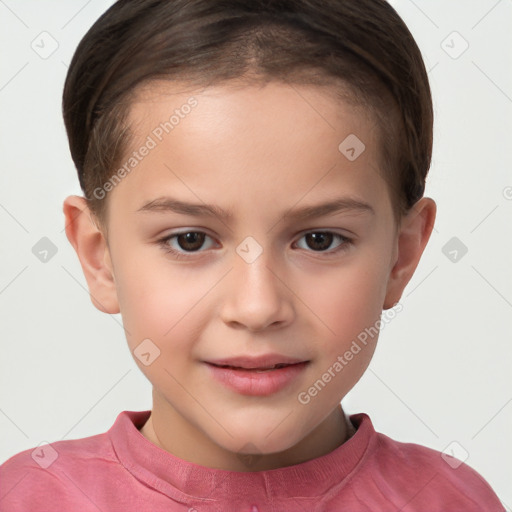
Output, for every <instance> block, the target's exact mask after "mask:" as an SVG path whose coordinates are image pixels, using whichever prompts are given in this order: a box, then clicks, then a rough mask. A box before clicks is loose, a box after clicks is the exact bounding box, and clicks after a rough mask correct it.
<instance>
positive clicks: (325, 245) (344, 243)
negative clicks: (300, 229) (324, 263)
mask: <svg viewBox="0 0 512 512" xmlns="http://www.w3.org/2000/svg"><path fill="white" fill-rule="evenodd" d="M336 238H338V240H340V241H341V243H339V244H338V245H337V246H335V247H334V249H332V250H329V251H327V249H329V248H330V247H331V245H332V243H333V241H334V240H335V239H336ZM302 239H304V240H305V241H306V244H305V245H306V246H307V247H305V248H306V249H309V252H320V253H323V252H326V253H329V254H334V253H336V252H338V251H341V250H344V249H348V247H349V245H350V244H351V242H352V240H351V239H350V238H348V237H346V236H343V235H340V234H339V233H333V232H332V231H310V232H309V233H306V234H305V235H304V236H303V237H302V238H301V240H302ZM302 248H304V247H302Z"/></svg>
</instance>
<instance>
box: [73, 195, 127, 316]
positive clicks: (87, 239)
mask: <svg viewBox="0 0 512 512" xmlns="http://www.w3.org/2000/svg"><path fill="white" fill-rule="evenodd" d="M63 211H64V216H65V222H66V226H65V229H66V236H67V238H68V240H69V242H70V243H71V245H72V246H73V248H74V249H75V251H76V253H77V255H78V259H79V260H80V264H81V266H82V270H83V272H84V275H85V279H86V280H87V285H88V287H89V295H90V297H91V301H92V303H93V305H94V306H95V307H96V308H97V309H99V310H100V311H103V312H104V313H109V314H116V313H119V312H120V308H119V302H118V298H117V291H116V286H115V281H114V275H113V272H112V265H111V264H108V263H107V262H110V261H111V260H110V250H109V248H108V245H107V242H106V240H105V237H104V235H103V233H102V232H101V231H100V229H99V228H98V226H97V225H96V223H95V222H94V220H93V216H92V213H91V211H90V209H89V207H88V206H87V201H86V199H85V198H84V197H80V196H69V197H67V198H66V199H65V201H64V204H63Z"/></svg>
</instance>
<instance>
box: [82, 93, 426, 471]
mask: <svg viewBox="0 0 512 512" xmlns="http://www.w3.org/2000/svg"><path fill="white" fill-rule="evenodd" d="M173 87H174V88H173ZM155 91H156V89H153V90H152V91H151V92H155ZM158 91H159V92H162V91H165V89H164V88H161V87H160V88H159V89H158ZM167 93H168V94H167V95H164V94H160V95H156V94H152V95H145V96H141V97H140V102H138V103H135V104H134V106H133V109H132V111H131V113H130V122H131V126H132V129H133V130H134V132H135V133H136V141H135V142H134V144H133V146H132V147H131V151H139V148H140V147H141V146H143V145H144V144H147V141H148V136H150V137H151V138H152V139H153V141H154V142H155V143H156V146H155V147H153V148H151V149H150V150H149V151H148V152H147V153H148V154H147V155H146V156H145V157H143V158H141V160H140V161H138V163H137V165H136V166H135V167H134V168H133V170H132V171H131V172H130V173H129V174H128V175H127V176H126V177H125V178H123V179H122V181H121V182H120V183H119V184H118V185H117V186H116V187H115V188H114V189H113V190H112V191H111V192H109V194H110V195H109V198H108V199H109V201H110V204H109V240H108V242H109V248H106V246H105V251H106V252H105V255H106V256H107V257H106V259H105V261H106V265H107V266H108V267H109V269H111V271H112V275H113V284H112V288H111V291H106V290H108V284H98V283H92V281H91V280H89V283H90V286H91V287H92V288H94V287H102V290H103V291H101V292H100V290H99V288H97V290H96V291H97V294H98V296H102V297H105V294H106V293H111V297H112V301H111V303H112V304H118V306H119V309H120V311H121V313H122V317H123V323H124V326H125V329H126V333H127V340H128V344H129V346H130V349H131V350H132V351H134V350H135V351H136V353H140V352H146V353H149V355H145V356H142V357H141V359H142V360H144V361H146V362H149V363H150V364H148V365H147V366H146V365H145V364H143V363H142V362H141V361H140V360H139V358H138V357H135V360H136V362H137V364H138V365H139V367H140V368H141V370H142V371H143V372H144V374H145V375H146V376H147V378H148V379H149V380H150V381H151V383H152V384H153V387H154V408H153V416H154V418H155V419H154V421H158V419H159V418H160V425H159V427H160V428H161V429H164V428H167V429H168V430H170V432H171V433H172V435H170V436H169V439H171V438H172V436H177V437H178V438H179V437H180V436H181V437H182V439H186V440H185V441H183V443H184V444H182V445H181V448H180V447H179V446H177V447H176V452H178V453H177V454H178V455H181V456H183V457H184V458H189V459H191V460H195V461H197V462H204V463H208V461H209V459H208V456H207V455H204V457H202V456H201V455H200V453H199V452H200V451H204V453H205V454H206V453H207V452H208V449H209V448H208V447H210V448H211V446H214V447H216V448H218V449H219V450H223V451H224V452H225V451H226V450H227V451H228V452H235V453H236V452H239V451H240V450H242V448H243V447H244V446H245V445H246V444H248V443H251V444H252V445H254V446H255V447H256V450H255V451H256V452H259V453H272V452H281V451H283V450H287V449H290V448H291V447H294V446H295V445H297V444H298V443H300V442H301V441H302V440H304V438H305V437H306V436H307V435H308V434H310V433H311V435H312V436H314V433H315V432H321V430H322V429H324V431H327V430H328V428H327V424H328V423H329V422H331V423H332V422H334V421H335V419H334V418H335V414H336V408H337V406H338V405H339V402H340V400H341V399H342V398H343V397H344V396H345V394H346V393H347V392H348V391H349V390H350V389H351V388H352V387H353V386H354V384H355V383H356V382H357V381H358V379H359V378H360V377H361V375H362V374H363V372H364V371H365V369H366V368H367V366H368V364H369V361H370V359H371V356H372V354H373V352H374V349H375V344H376V341H377V336H375V335H374V336H373V337H372V336H367V339H366V345H365V344H363V343H361V341H358V335H360V334H361V333H362V332H364V331H365V329H370V328H372V327H375V325H376V323H377V321H378V320H379V318H380V315H381V312H382V309H383V307H384V308H389V307H392V306H393V305H394V303H395V302H397V301H398V300H399V298H400V296H401V292H402V290H403V288H404V287H405V285H406V283H407V281H408V280H409V278H410V276H411V275H412V273H413V271H414V268H415V267H416V264H417V261H418V259H419V257H420V254H421V251H419V253H418V254H417V253H414V257H413V256H411V255H410V256H409V259H407V257H405V256H407V255H405V256H404V259H403V262H404V263H403V265H404V269H402V270H401V271H400V272H398V270H399V269H398V266H397V267H395V271H393V267H394V265H395V263H397V260H398V254H399V252H398V249H399V247H398V235H397V232H396V228H395V224H394V219H393V214H392V207H391V203H390V198H389V193H388V187H387V184H386V183H385V182H384V180H383V178H382V177H381V176H380V174H379V172H377V170H376V169H377V168H378V167H379V162H380V160H379V155H378V149H377V140H376V135H377V133H376V129H375V128H374V125H373V124H372V123H371V121H369V120H368V119H367V118H366V117H365V116H363V114H362V112H361V111H356V110H354V109H352V108H351V107H349V105H348V104H346V103H342V102H339V101H335V100H334V99H333V98H332V97H330V96H327V95H326V94H325V92H323V91H322V90H321V89H319V88H315V87H304V86H293V87H291V86H288V85H284V84H278V83H271V84H269V85H267V86H266V87H265V88H259V87H243V88H239V89H233V88H228V87H227V86H217V87H212V88H210V89H206V90H204V91H203V92H201V91H194V92H193V93H192V92H181V93H176V86H175V85H174V86H173V85H168V86H167ZM191 96H193V97H194V98H195V101H196V102H197V104H196V103H195V101H194V102H190V101H188V100H189V98H190V97H191ZM192 103H193V104H194V106H193V107H191V108H190V109H189V108H183V105H187V104H188V105H190V104H192ZM176 109H177V110H178V114H176V117H175V118H174V126H173V128H172V131H169V133H165V131H163V133H160V132H162V129H160V130H156V131H155V129H156V128H157V127H159V125H160V123H163V122H165V121H167V120H169V118H170V116H171V115H172V114H173V113H175V112H174V111H175V110H176ZM185 112H188V114H187V113H185ZM180 114H181V115H180ZM177 119H179V121H178V122H177ZM156 133H158V134H160V138H161V141H160V140H159V138H158V137H157V136H156V135H155V134H156ZM350 134H354V135H356V136H357V138H358V139H360V141H362V143H364V145H365V149H364V151H363V152H362V153H360V154H359V156H357V155H358V153H359V152H360V150H361V147H362V146H360V145H358V144H360V143H358V142H357V141H356V142H355V143H354V140H355V139H353V140H352V143H351V144H350V145H349V146H350V147H354V148H355V151H354V152H352V151H350V149H348V152H347V148H344V151H345V152H344V153H342V152H341V151H340V149H338V147H339V145H340V143H341V142H342V141H344V139H346V137H347V136H349V135H350ZM349 141H350V139H349ZM149 146H152V144H151V143H150V144H149ZM342 149H343V147H342ZM140 153H141V152H140V151H139V155H140ZM352 153H354V155H355V156H357V158H355V159H353V156H354V155H353V154H352ZM347 154H348V155H349V156H350V157H351V159H352V161H351V159H349V158H347V157H346V156H345V155H347ZM130 155H131V152H130ZM130 155H128V156H127V158H126V160H128V158H129V156H130ZM164 197H169V198H173V199H175V200H178V201H182V202H185V203H194V204H197V205H201V206H203V207H204V206H205V205H206V204H208V205H213V206H215V207H216V208H218V209H221V208H222V209H223V210H227V211H229V212H230V213H231V215H232V217H231V218H229V219H228V218H226V219H221V218H220V217H219V216H217V215H206V214H201V215H198V216H195V215H190V214H183V213H174V212H172V211H164V210H161V211H157V210H155V211H150V210H146V211H145V210H142V207H143V206H144V205H145V204H147V203H149V202H151V201H155V200H156V199H159V198H160V199H161V198H164ZM349 197H350V198H352V199H356V200H358V201H361V202H364V203H366V204H367V205H369V207H371V209H370V208H367V209H363V208H360V209H347V210H343V211H338V212H332V213H328V214H326V215H323V216H316V217H311V218H307V219H306V218H300V217H297V218H295V217H293V216H292V215H291V212H293V211H295V210H299V209H302V208H304V207H306V206H314V205H320V204H323V203H327V202H330V201H333V200H335V199H342V198H349ZM430 201H431V200H430ZM286 213H290V216H286V215H285V214H286ZM431 220H432V221H433V219H431ZM319 231H324V232H325V231H328V232H329V233H331V235H330V234H329V233H328V234H326V235H324V237H323V238H322V237H321V236H320V235H318V234H317V235H316V238H315V235H314V233H318V232H319ZM417 231H418V232H420V231H421V229H418V230H417ZM184 232H193V233H197V232H200V233H204V234H205V235H201V234H198V235H196V236H195V238H194V234H191V235H189V237H188V238H186V237H184V236H182V237H179V238H178V237H175V238H172V239H170V240H168V241H167V246H170V247H171V248H173V249H175V250H176V251H178V252H181V253H182V258H180V259H178V258H177V257H176V256H174V255H173V254H170V253H168V252H166V249H165V247H164V245H163V243H159V242H158V240H160V239H162V238H164V237H170V236H172V235H173V234H177V233H184ZM306 235H308V236H306ZM337 235H342V236H344V237H347V238H349V239H352V242H348V241H345V239H344V238H342V237H338V236H337ZM202 237H203V238H202ZM426 238H427V239H428V235H427V237H426ZM426 241H427V240H426V239H421V241H420V243H419V245H420V246H421V250H422V249H423V247H424V245H425V244H426ZM336 249H341V250H338V251H337V252H335V251H336ZM187 250H188V252H187ZM194 251H195V252H194ZM260 252H261V254H260ZM416 256H417V257H416ZM407 264H409V267H410V268H409V267H406V265H407ZM397 269H398V270H397ZM395 274H396V275H395ZM91 292H92V294H93V295H94V293H95V292H94V289H92V290H91ZM108 312H110V313H115V312H117V311H116V306H115V305H114V306H112V308H111V309H110V310H109V311H108ZM377 326H378V324H377ZM373 332H374V331H373ZM148 339H149V340H151V342H150V343H149V342H147V341H146V342H144V343H145V344H146V345H142V346H141V347H143V348H144V350H142V349H140V348H139V349H138V346H139V345H140V344H141V343H142V342H143V340H148ZM359 339H361V338H359ZM354 340H355V341H357V344H358V346H359V347H360V350H359V351H358V352H357V353H355V352H356V349H355V348H353V349H352V353H353V357H352V358H350V359H348V358H347V357H345V356H344V354H345V353H346V352H347V351H350V350H351V346H352V347H354V345H353V342H354ZM153 344H154V345H153ZM155 346H156V347H158V350H159V351H160V352H159V356H158V357H156V359H154V357H155V355H156V354H157V352H156V351H157V349H156V348H155ZM269 353H273V354H280V355H283V356H287V357H291V358H297V359H298V360H301V361H308V364H307V365H305V366H304V367H303V369H302V370H301V371H299V372H298V373H297V374H296V375H295V376H294V377H293V378H292V379H291V380H290V381H288V382H287V383H286V385H285V386H284V387H282V388H280V389H278V390H276V391H273V392H268V393H267V394H260V395H257V394H256V395H250V394H247V393H246V392H245V391H241V390H235V389H232V388H230V387H228V386H227V385H225V384H224V383H222V382H221V381H219V380H218V379H217V378H215V377H214V376H213V374H212V371H211V367H210V366H209V365H208V364H207V363H206V361H212V360H217V359H221V358H230V357H235V356H242V355H247V356H259V355H263V354H269ZM339 356H340V357H341V358H342V359H343V361H344V362H343V363H340V359H339ZM337 361H338V363H339V365H341V367H342V368H341V370H340V369H339V368H340V366H336V364H335V363H336V362H337ZM329 369H330V370H329ZM277 371H279V370H271V371H269V372H268V373H272V372H277ZM326 372H328V373H330V379H328V377H329V376H327V377H325V374H326ZM259 375H260V376H261V375H268V374H259ZM323 376H324V377H323ZM260 378H261V377H260ZM265 378H266V377H265ZM319 379H320V380H322V379H323V380H322V383H323V385H322V386H319V385H318V384H317V389H316V393H315V390H313V391H310V390H311V388H312V387H314V386H315V383H317V382H318V380H319ZM318 388H319V389H318ZM338 410H339V409H338ZM336 421H338V420H336ZM164 422H168V423H167V425H164V424H163V423H164ZM161 431H162V430H161ZM187 443H189V447H190V450H189V453H188V454H187V449H186V448H184V446H186V445H187ZM180 449H182V451H181V452H180V451H179V450H180ZM194 450H195V451H194Z"/></svg>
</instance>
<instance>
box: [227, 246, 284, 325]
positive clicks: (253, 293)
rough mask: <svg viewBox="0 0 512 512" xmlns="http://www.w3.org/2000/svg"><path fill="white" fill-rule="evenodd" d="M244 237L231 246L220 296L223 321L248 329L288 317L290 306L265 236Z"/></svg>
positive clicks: (277, 261)
mask: <svg viewBox="0 0 512 512" xmlns="http://www.w3.org/2000/svg"><path fill="white" fill-rule="evenodd" d="M262 238H263V237H260V240H261V243H260V242H259V241H257V240H256V238H254V237H252V236H248V237H246V238H245V239H244V240H243V241H242V242H241V243H240V244H239V245H238V246H237V247H236V249H235V252H236V254H234V255H233V270H232V272H230V280H229V289H228V290H227V296H226V297H225V298H224V305H223V308H222V314H223V318H224V321H226V322H236V323H239V324H243V325H245V326H246V327H247V328H249V329H251V330H257V329H262V328H264V327H266V326H268V325H270V324H272V323H276V322H278V323H283V322H285V321H289V320H290V315H291V313H292V307H291V304H290V297H289V294H288V293H287V291H286V290H287V288H286V286H284V285H283V283H282V282H281V279H279V277H278V276H279V271H278V270H277V269H278V268H280V267H281V265H280V261H281V260H280V258H279V257H274V256H275V254H274V251H273V250H272V249H271V248H270V247H267V246H266V245H265V244H267V243H268V240H269V238H266V239H265V240H263V239H262Z"/></svg>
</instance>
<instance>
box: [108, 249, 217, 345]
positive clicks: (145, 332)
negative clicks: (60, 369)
mask: <svg viewBox="0 0 512 512" xmlns="http://www.w3.org/2000/svg"><path fill="white" fill-rule="evenodd" d="M141 261H146V264H145V265H144V266H142V265H141V264H140V262H141ZM148 261H149V260H148V259H144V258H133V259H124V260H123V263H122V266H121V267H120V268H119V269H118V271H117V274H118V276H117V277H116V283H117V289H118V299H119V304H120V309H121V314H122V317H123V323H124V325H125V328H126V330H127V331H128V332H127V338H128V340H129V345H130V347H131V348H132V349H133V348H134V347H135V346H137V344H138V343H140V342H141V341H142V340H143V339H145V338H149V339H152V340H154V341H155V343H157V345H159V346H160V348H161V349H165V350H169V346H168V345H169V344H170V343H171V342H172V352H173V353H177V352H179V351H180V350H183V347H182V345H183V344H184V343H185V342H181V340H187V339H194V337H193V332H191V331H192V330H196V329H199V330H200V327H201V317H200V311H201V302H202V299H203V298H204V297H205V296H206V295H207V293H208V291H209V289H210V288H211V287H212V286H213V284H214V282H215V280H214V276H211V275H209V276H208V275H207V276H204V279H203V278H202V277H199V276H198V274H197V271H196V272H194V271H192V270H188V269H186V268H185V267H184V266H183V267H180V266H179V265H174V266H172V267H171V265H166V264H165V261H163V262H162V261H160V262H158V263H156V262H154V263H153V264H149V263H147V262H148Z"/></svg>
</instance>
